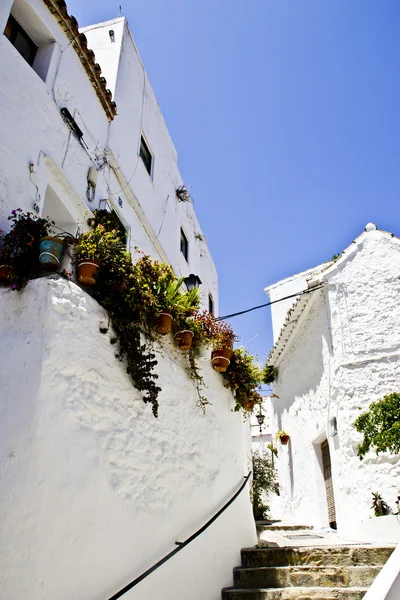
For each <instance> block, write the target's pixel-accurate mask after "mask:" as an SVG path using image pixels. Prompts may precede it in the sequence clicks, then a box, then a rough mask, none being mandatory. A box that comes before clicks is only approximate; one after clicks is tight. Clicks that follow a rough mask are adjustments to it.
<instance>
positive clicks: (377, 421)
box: [354, 392, 400, 460]
mask: <svg viewBox="0 0 400 600" xmlns="http://www.w3.org/2000/svg"><path fill="white" fill-rule="evenodd" d="M354 427H355V428H356V430H357V431H358V432H359V433H362V434H364V439H363V441H362V443H361V444H358V446H357V455H358V456H359V457H360V460H362V459H363V458H364V456H365V455H366V454H367V452H368V451H369V450H370V449H371V448H373V449H374V450H375V451H376V453H377V454H379V453H380V452H390V453H391V454H399V453H400V394H399V393H397V392H393V393H392V394H388V395H387V396H385V397H384V398H382V400H378V401H377V402H372V404H371V405H370V407H369V409H368V410H367V411H366V412H364V413H362V414H361V415H360V416H359V417H358V418H357V419H356V420H355V422H354Z"/></svg>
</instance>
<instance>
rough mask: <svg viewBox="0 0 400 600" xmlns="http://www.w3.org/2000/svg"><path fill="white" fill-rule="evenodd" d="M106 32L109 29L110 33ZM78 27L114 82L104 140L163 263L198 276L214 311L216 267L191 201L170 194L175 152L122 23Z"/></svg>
mask: <svg viewBox="0 0 400 600" xmlns="http://www.w3.org/2000/svg"><path fill="white" fill-rule="evenodd" d="M110 31H113V32H114V36H113V38H111V37H110ZM82 32H83V33H84V34H85V35H86V37H87V39H88V44H89V46H90V47H91V48H92V49H93V50H94V52H95V54H96V57H97V59H98V60H99V61H100V64H101V65H102V68H103V72H104V74H105V77H106V78H107V81H111V82H114V81H115V82H116V83H115V90H113V92H114V98H115V101H116V103H117V107H118V117H117V118H116V119H115V120H114V121H113V123H112V124H111V130H110V131H111V134H110V142H109V145H110V148H111V150H112V152H113V154H114V156H115V157H117V160H118V163H119V166H120V169H121V173H123V175H124V177H125V179H126V181H129V183H130V187H131V189H132V191H133V193H134V195H135V197H136V199H137V201H138V203H139V204H140V207H141V209H142V210H143V212H144V214H145V215H146V218H147V220H148V222H149V223H150V225H151V227H152V230H153V231H154V234H155V236H156V238H157V240H158V242H159V243H160V244H161V246H162V248H163V250H164V252H165V254H166V256H167V259H168V262H170V263H171V264H172V265H173V267H174V269H175V272H176V273H177V274H178V275H179V276H185V277H186V276H187V275H188V274H189V273H195V274H196V275H198V276H199V277H200V279H201V281H202V283H203V284H202V286H201V287H200V292H201V295H202V301H203V305H204V306H205V307H206V308H208V294H209V293H211V295H212V297H213V299H214V303H215V312H216V313H217V312H218V278H217V272H216V269H215V266H214V263H213V260H212V258H211V255H210V252H209V250H208V247H207V243H206V241H205V240H202V239H199V237H198V236H200V238H201V237H202V236H203V232H202V230H201V227H200V224H199V222H198V220H197V217H196V214H195V211H194V207H193V204H192V203H190V202H179V201H178V199H177V198H176V194H175V190H176V189H177V188H178V187H179V186H180V185H182V183H183V180H182V176H181V175H180V173H179V169H178V154H177V151H176V149H175V146H174V144H173V142H172V140H171V137H170V134H169V132H168V128H167V125H166V123H165V120H164V117H163V115H162V112H161V109H160V107H159V105H158V103H157V99H156V97H155V95H154V92H153V89H152V87H151V84H150V81H149V78H148V76H147V74H146V71H145V69H144V66H143V63H142V61H141V58H140V55H139V52H138V49H137V47H136V45H135V42H134V40H133V37H132V34H131V31H130V30H129V27H128V23H127V21H126V20H125V18H120V19H115V20H113V21H108V22H106V23H103V24H98V25H94V26H90V27H85V28H83V29H82ZM142 134H143V135H144V137H145V139H146V141H147V143H148V146H149V148H150V150H151V152H152V154H153V155H154V156H153V170H152V176H151V177H150V176H149V174H148V172H147V171H146V168H145V166H144V164H143V162H142V160H141V158H140V157H139V149H140V137H141V135H142ZM181 227H182V229H183V230H184V232H185V235H186V237H187V239H188V242H189V257H188V262H186V260H185V258H184V256H183V254H182V253H181V252H180V229H181ZM196 236H197V237H196ZM203 237H204V236H203Z"/></svg>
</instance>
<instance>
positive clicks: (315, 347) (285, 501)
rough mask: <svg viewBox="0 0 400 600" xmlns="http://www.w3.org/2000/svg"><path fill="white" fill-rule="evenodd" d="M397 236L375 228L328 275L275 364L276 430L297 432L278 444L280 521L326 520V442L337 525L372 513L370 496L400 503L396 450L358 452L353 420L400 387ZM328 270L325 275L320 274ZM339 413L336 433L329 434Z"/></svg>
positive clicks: (350, 523)
mask: <svg viewBox="0 0 400 600" xmlns="http://www.w3.org/2000/svg"><path fill="white" fill-rule="evenodd" d="M399 259H400V242H399V240H398V239H396V238H391V237H390V235H389V234H385V233H383V232H380V231H376V230H375V231H370V232H368V233H364V234H362V236H360V237H359V238H357V240H356V243H355V244H354V245H353V247H352V249H351V250H350V251H346V255H344V256H343V257H342V258H341V259H340V261H338V262H337V263H336V265H335V266H334V267H332V268H331V269H329V271H328V272H327V274H326V275H325V276H324V277H323V279H324V280H325V282H326V284H327V286H326V288H325V290H324V291H316V292H314V293H313V294H312V297H311V298H310V301H309V303H308V306H307V307H306V309H305V311H304V313H303V315H302V316H301V318H300V320H299V322H298V324H297V326H296V329H295V330H294V332H293V334H292V336H291V338H290V340H289V342H288V344H287V346H286V348H285V350H284V352H283V353H282V355H281V356H280V357H279V360H278V361H277V362H276V366H277V367H278V370H279V375H278V378H277V381H276V383H275V386H274V393H275V394H277V396H279V398H273V399H272V403H273V410H274V426H273V430H274V431H276V430H278V429H284V430H285V431H287V432H288V433H289V434H290V435H291V440H290V443H289V445H288V446H286V447H284V446H281V445H280V448H279V461H278V462H279V472H280V482H281V503H282V514H283V518H284V519H286V520H289V521H292V522H302V523H308V524H312V525H315V526H327V525H328V512H327V503H326V493H325V487H324V480H323V476H322V464H321V453H320V444H321V443H322V441H324V440H325V439H328V441H329V447H330V453H331V460H332V477H333V485H334V495H335V504H336V517H337V523H338V528H339V530H342V531H345V530H346V528H350V526H351V527H352V528H353V527H354V523H355V522H357V521H362V520H363V519H366V518H368V517H369V516H371V515H372V511H371V509H370V506H371V501H372V492H377V491H378V492H379V493H381V494H382V496H383V498H384V499H385V500H386V502H388V503H389V504H390V505H391V506H392V507H393V508H394V502H395V500H396V498H397V495H398V493H399V481H400V477H399V476H400V461H399V457H398V456H390V455H388V454H381V455H379V456H376V454H375V453H374V452H370V453H369V454H368V455H367V456H366V457H365V459H364V460H363V461H360V460H359V458H358V457H357V454H356V452H357V451H356V448H357V444H358V443H360V442H361V440H362V435H361V434H359V433H357V432H356V430H355V429H354V427H353V423H354V421H355V419H356V418H357V416H358V415H359V414H360V413H361V412H362V411H365V410H366V409H367V408H368V406H369V404H370V403H371V402H372V401H374V400H379V399H380V398H382V397H383V396H384V395H386V394H388V393H390V392H393V391H399V380H400V355H399V351H400V311H399V293H400V260H399ZM322 275H323V274H322ZM333 417H336V419H337V430H338V434H337V435H336V436H334V437H331V436H330V435H329V421H330V419H332V418H333Z"/></svg>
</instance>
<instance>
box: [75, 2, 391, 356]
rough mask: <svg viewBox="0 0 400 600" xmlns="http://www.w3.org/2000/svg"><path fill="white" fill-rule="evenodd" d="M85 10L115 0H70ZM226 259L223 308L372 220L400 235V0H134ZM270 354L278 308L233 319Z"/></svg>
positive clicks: (217, 252)
mask: <svg viewBox="0 0 400 600" xmlns="http://www.w3.org/2000/svg"><path fill="white" fill-rule="evenodd" d="M68 8H69V12H70V13H71V14H73V15H74V16H75V17H76V18H77V20H78V22H79V24H80V26H84V25H89V24H91V23H95V22H99V21H104V20H108V19H111V18H114V17H116V16H118V2H117V3H115V4H114V3H111V2H109V1H106V0H85V2H82V0H79V1H78V0H69V1H68ZM122 14H123V16H125V17H126V18H127V19H128V21H129V24H130V28H131V30H132V32H133V34H134V37H135V39H136V42H137V44H138V47H139V51H140V53H141V56H142V59H143V61H144V64H145V68H146V70H147V72H148V74H149V77H150V80H151V82H152V86H153V88H154V91H155V94H156V96H157V99H158V101H159V104H160V106H161V109H162V111H163V113H164V116H165V119H166V121H167V124H168V127H169V130H170V133H171V136H172V138H173V140H174V143H175V145H176V148H177V150H178V154H179V166H180V170H181V173H182V175H183V178H184V181H185V183H186V185H187V186H188V187H189V189H191V190H192V194H193V197H194V199H195V208H196V212H197V214H198V217H199V219H200V223H201V225H202V228H203V231H204V232H205V234H206V235H207V241H208V244H209V247H210V249H211V252H212V254H213V257H214V260H215V262H216V265H217V269H218V272H219V283H220V312H221V313H222V314H227V313H231V312H235V311H238V310H242V309H245V308H248V307H251V306H254V305H257V304H261V303H262V302H265V301H267V298H266V296H265V294H264V292H263V288H264V287H265V286H266V285H268V284H271V283H273V282H275V281H277V280H279V279H282V278H284V277H287V276H289V275H291V274H293V273H296V272H298V271H301V270H304V269H307V268H309V267H311V266H314V265H316V264H319V263H320V262H323V261H325V260H329V259H330V258H331V256H332V255H333V254H335V253H339V252H341V250H343V249H344V248H345V247H346V246H347V245H348V244H349V243H351V241H352V240H353V239H354V238H355V237H356V236H357V235H359V234H360V233H361V231H362V230H363V228H364V226H365V225H366V223H368V222H369V221H372V222H374V223H376V224H377V225H378V227H379V228H381V229H384V230H387V231H392V232H394V233H395V234H397V235H400V218H399V191H400V119H399V115H398V113H399V107H400V76H399V60H400V38H399V36H398V31H397V29H398V23H399V21H400V4H399V3H398V1H397V0H379V1H377V0H250V1H249V2H244V1H243V0H241V1H239V0H202V2H194V1H190V0H168V1H166V0H147V2H136V1H135V2H133V1H132V0H130V2H129V3H128V2H127V1H126V2H125V4H122ZM231 322H232V325H233V326H234V327H235V329H236V330H237V331H238V333H239V334H240V336H241V342H242V343H243V344H245V345H247V347H248V348H249V349H250V350H251V351H252V352H253V353H257V354H259V356H260V358H262V359H264V358H265V357H266V355H267V354H268V351H269V349H270V347H271V344H272V338H271V327H270V313H269V309H268V308H267V309H262V310H259V311H255V312H254V313H250V314H249V315H244V316H242V317H237V318H235V319H232V321H231Z"/></svg>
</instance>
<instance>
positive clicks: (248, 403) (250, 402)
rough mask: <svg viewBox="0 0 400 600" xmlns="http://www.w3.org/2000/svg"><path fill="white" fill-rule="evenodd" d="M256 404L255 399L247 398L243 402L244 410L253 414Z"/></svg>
mask: <svg viewBox="0 0 400 600" xmlns="http://www.w3.org/2000/svg"><path fill="white" fill-rule="evenodd" d="M255 403H256V401H255V398H246V399H245V401H244V402H243V408H244V410H247V411H248V412H251V411H252V410H253V408H254V406H255Z"/></svg>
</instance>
